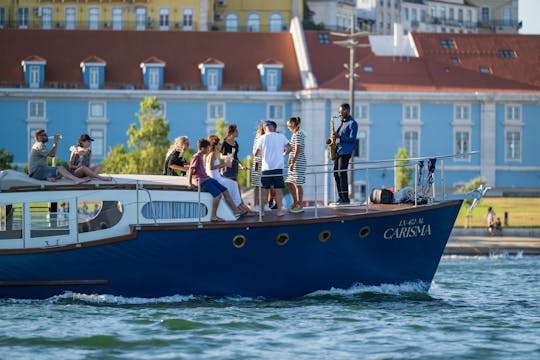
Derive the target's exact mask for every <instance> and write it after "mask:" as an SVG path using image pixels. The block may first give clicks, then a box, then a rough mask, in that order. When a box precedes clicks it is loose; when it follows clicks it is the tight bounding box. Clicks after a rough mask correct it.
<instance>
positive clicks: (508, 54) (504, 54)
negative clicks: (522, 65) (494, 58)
mask: <svg viewBox="0 0 540 360" xmlns="http://www.w3.org/2000/svg"><path fill="white" fill-rule="evenodd" d="M499 57H501V58H503V59H514V58H515V57H516V52H515V51H514V50H499Z"/></svg>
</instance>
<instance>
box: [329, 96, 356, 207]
mask: <svg viewBox="0 0 540 360" xmlns="http://www.w3.org/2000/svg"><path fill="white" fill-rule="evenodd" d="M339 117H340V118H341V125H340V126H339V127H338V129H337V131H336V132H335V133H333V134H332V138H333V139H334V141H336V143H337V157H336V160H334V180H335V181H336V187H337V192H338V201H337V203H336V204H337V205H345V204H349V203H350V202H351V201H350V199H349V180H348V172H347V168H348V167H349V161H350V159H351V156H352V154H353V152H354V147H355V146H356V135H357V133H358V123H357V122H356V120H354V118H353V117H352V116H351V107H350V105H349V104H347V103H343V104H341V105H340V107H339Z"/></svg>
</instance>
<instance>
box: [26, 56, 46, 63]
mask: <svg viewBox="0 0 540 360" xmlns="http://www.w3.org/2000/svg"><path fill="white" fill-rule="evenodd" d="M23 61H39V62H47V60H45V59H44V58H42V57H41V56H37V55H30V56H28V57H27V58H24V59H23Z"/></svg>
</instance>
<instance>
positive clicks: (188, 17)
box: [182, 8, 193, 30]
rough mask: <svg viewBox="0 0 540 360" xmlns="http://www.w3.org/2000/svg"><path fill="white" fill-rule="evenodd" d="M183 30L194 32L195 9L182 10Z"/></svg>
mask: <svg viewBox="0 0 540 360" xmlns="http://www.w3.org/2000/svg"><path fill="white" fill-rule="evenodd" d="M182 29H183V30H193V9H192V8H185V9H183V10H182Z"/></svg>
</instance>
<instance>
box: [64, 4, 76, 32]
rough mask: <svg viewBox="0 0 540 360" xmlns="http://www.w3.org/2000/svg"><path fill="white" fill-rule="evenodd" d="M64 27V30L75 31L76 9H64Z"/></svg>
mask: <svg viewBox="0 0 540 360" xmlns="http://www.w3.org/2000/svg"><path fill="white" fill-rule="evenodd" d="M64 23H65V24H64V26H65V28H66V30H75V29H76V28H77V8H76V7H74V6H69V7H66V8H65V9H64Z"/></svg>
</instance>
